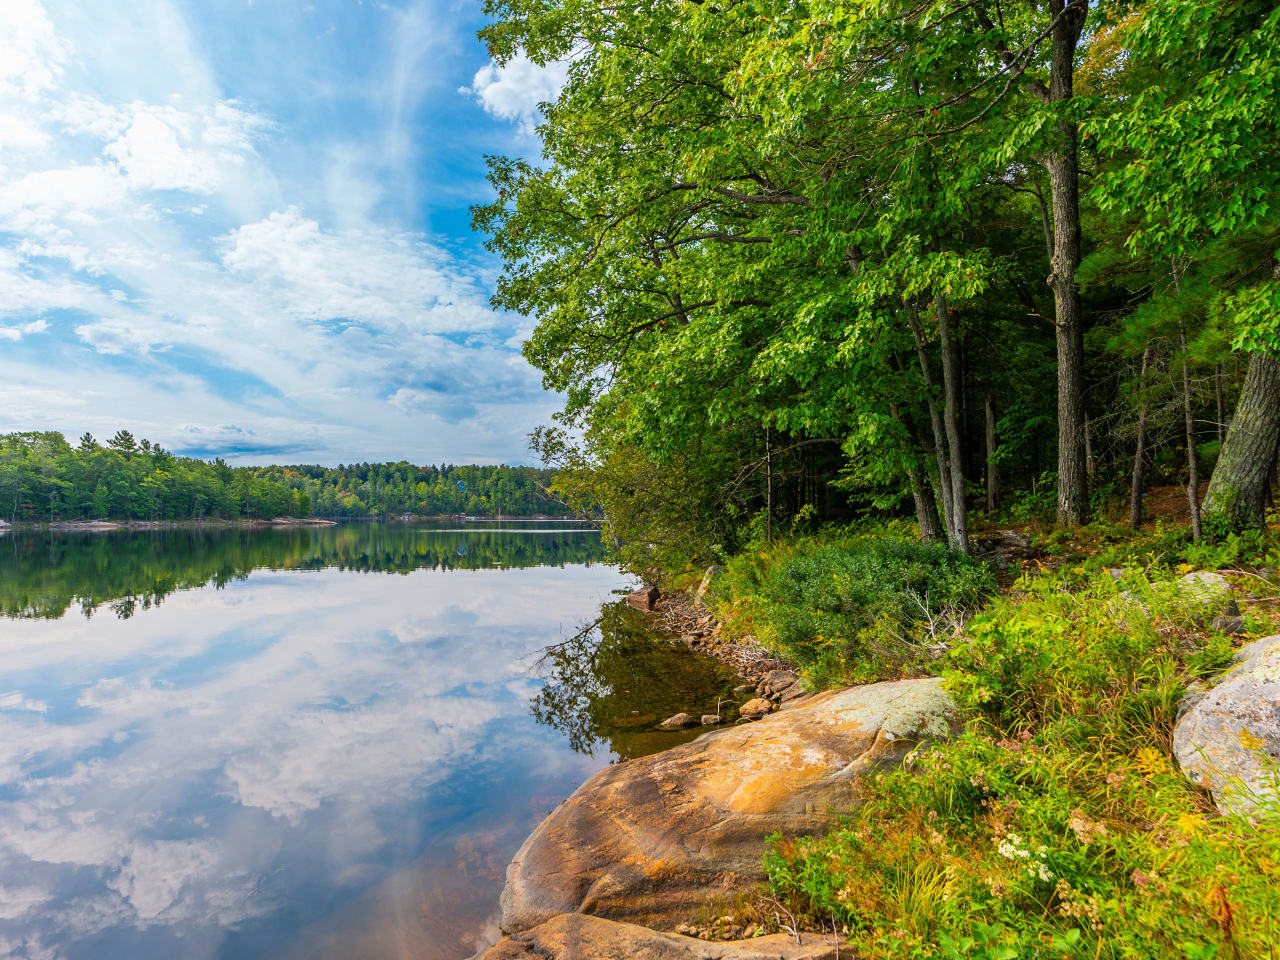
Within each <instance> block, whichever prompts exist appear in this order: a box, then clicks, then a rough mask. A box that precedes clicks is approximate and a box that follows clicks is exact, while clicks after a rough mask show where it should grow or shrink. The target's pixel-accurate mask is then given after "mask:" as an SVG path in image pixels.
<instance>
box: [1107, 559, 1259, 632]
mask: <svg viewBox="0 0 1280 960" xmlns="http://www.w3.org/2000/svg"><path fill="white" fill-rule="evenodd" d="M1150 600H1151V601H1154V605H1155V611H1154V612H1155V613H1156V614H1162V613H1173V614H1175V615H1177V616H1179V617H1183V618H1185V619H1187V620H1189V621H1191V622H1193V623H1196V624H1198V625H1200V626H1215V627H1216V626H1219V624H1220V623H1225V622H1226V620H1228V619H1229V618H1231V617H1234V616H1236V615H1237V614H1238V613H1239V612H1240V609H1239V607H1237V606H1236V601H1235V588H1233V587H1232V586H1231V581H1230V580H1228V579H1227V578H1226V577H1224V576H1223V575H1222V574H1220V573H1217V572H1215V571H1213V570H1197V571H1195V572H1194V573H1188V574H1184V575H1183V576H1181V577H1177V578H1175V579H1173V580H1161V581H1158V582H1156V583H1153V584H1151V592H1150ZM1112 611H1113V613H1115V614H1116V615H1118V616H1126V615H1127V616H1138V617H1141V618H1142V619H1144V620H1145V619H1148V618H1150V617H1151V616H1152V613H1153V611H1152V604H1151V603H1150V602H1148V597H1147V596H1146V595H1144V594H1143V593H1139V592H1137V591H1134V590H1126V591H1125V592H1124V593H1122V594H1120V596H1118V597H1117V598H1116V599H1115V600H1114V601H1112Z"/></svg>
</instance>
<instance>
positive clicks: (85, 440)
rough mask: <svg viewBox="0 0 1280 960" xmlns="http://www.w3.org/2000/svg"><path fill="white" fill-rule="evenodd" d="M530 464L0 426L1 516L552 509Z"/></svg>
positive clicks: (520, 512)
mask: <svg viewBox="0 0 1280 960" xmlns="http://www.w3.org/2000/svg"><path fill="white" fill-rule="evenodd" d="M550 479H551V477H550V471H548V470H539V469H536V468H533V467H508V466H450V465H445V464H441V465H440V466H438V467H435V466H427V467H415V466H413V465H412V464H409V463H405V462H403V461H402V462H399V463H378V464H370V463H364V464H358V465H355V464H353V465H351V466H344V465H339V466H338V467H336V468H334V467H321V466H272V467H232V466H230V465H228V464H227V463H225V462H224V461H222V460H221V459H217V460H212V461H205V460H198V459H194V458H191V457H182V456H177V455H175V454H173V453H171V452H170V451H168V450H165V449H164V448H163V447H161V446H160V445H159V444H155V443H152V442H151V441H150V440H145V439H144V440H141V441H139V440H137V439H135V438H134V436H133V434H131V433H130V432H129V431H127V430H119V431H117V432H116V433H115V435H114V436H112V437H111V438H110V439H109V440H107V441H105V442H104V443H99V442H98V441H97V440H96V439H95V438H94V437H93V436H91V435H90V434H87V433H86V434H84V436H82V437H81V438H80V440H79V443H78V444H77V445H76V446H72V445H71V444H70V443H69V442H68V441H67V439H66V438H65V437H64V436H63V435H62V434H60V433H57V432H53V431H45V432H24V433H10V434H5V435H0V519H5V520H7V521H8V522H10V523H14V522H26V523H32V522H59V521H63V522H65V521H74V520H139V521H203V520H236V519H252V520H257V519H272V518H275V517H286V516H296V517H308V516H319V517H386V516H391V515H403V514H419V515H441V514H460V513H466V514H473V515H484V516H491V515H495V514H499V513H500V514H502V515H505V516H521V517H527V516H534V515H538V514H547V513H550V514H553V515H557V516H559V515H563V514H565V513H566V508H565V506H564V505H563V503H561V502H559V501H557V500H555V499H553V498H552V497H550V496H548V494H547V492H546V490H547V486H548V485H549V484H550Z"/></svg>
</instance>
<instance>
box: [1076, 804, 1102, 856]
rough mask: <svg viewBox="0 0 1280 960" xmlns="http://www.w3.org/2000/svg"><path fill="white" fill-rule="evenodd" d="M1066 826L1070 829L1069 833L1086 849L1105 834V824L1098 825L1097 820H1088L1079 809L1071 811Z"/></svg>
mask: <svg viewBox="0 0 1280 960" xmlns="http://www.w3.org/2000/svg"><path fill="white" fill-rule="evenodd" d="M1067 826H1069V827H1070V828H1071V832H1072V833H1074V834H1075V835H1076V839H1077V840H1079V841H1080V842H1081V843H1083V844H1084V845H1085V846H1086V847H1087V846H1088V845H1089V844H1091V843H1092V842H1093V841H1094V840H1096V839H1097V838H1098V837H1100V836H1102V835H1103V834H1104V833H1106V832H1107V828H1106V825H1105V824H1102V823H1099V822H1098V821H1097V820H1092V819H1090V818H1089V817H1088V816H1087V815H1086V814H1085V813H1084V811H1083V810H1080V809H1079V808H1077V809H1075V810H1072V811H1071V816H1070V817H1069V818H1068V819H1067Z"/></svg>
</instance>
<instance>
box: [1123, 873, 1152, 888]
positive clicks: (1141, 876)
mask: <svg viewBox="0 0 1280 960" xmlns="http://www.w3.org/2000/svg"><path fill="white" fill-rule="evenodd" d="M1129 879H1130V880H1132V881H1133V885H1134V886H1135V887H1137V888H1138V889H1139V890H1143V891H1145V890H1146V889H1147V887H1149V886H1151V884H1152V882H1153V881H1152V879H1151V878H1150V877H1149V876H1147V875H1146V874H1145V873H1143V872H1142V871H1141V870H1134V871H1133V873H1131V874H1129Z"/></svg>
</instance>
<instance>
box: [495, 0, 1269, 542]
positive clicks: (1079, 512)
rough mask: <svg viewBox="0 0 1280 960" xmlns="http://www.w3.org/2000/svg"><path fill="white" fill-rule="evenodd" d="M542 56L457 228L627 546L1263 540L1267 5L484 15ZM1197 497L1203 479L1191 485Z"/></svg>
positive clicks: (545, 441) (563, 480) (549, 449)
mask: <svg viewBox="0 0 1280 960" xmlns="http://www.w3.org/2000/svg"><path fill="white" fill-rule="evenodd" d="M486 7H487V10H488V12H489V14H490V16H491V18H492V21H493V22H492V23H491V25H490V26H489V27H487V28H486V29H485V30H483V31H482V33H481V36H482V38H483V39H484V40H485V41H486V42H487V43H488V45H489V50H490V53H491V55H492V56H493V57H494V58H495V59H496V60H497V61H498V62H500V63H503V62H508V61H510V60H511V59H512V58H514V57H516V56H518V55H521V54H523V55H527V56H528V57H530V58H531V59H532V60H533V61H534V62H535V63H539V64H548V63H551V62H554V61H564V62H566V63H567V64H568V74H569V80H568V83H567V84H566V86H565V87H564V88H563V90H562V91H561V92H560V94H559V95H558V97H557V99H556V100H555V101H554V102H553V103H550V104H547V105H545V113H544V119H543V122H542V124H541V125H540V127H539V132H540V136H541V143H542V154H541V157H540V158H539V159H537V160H536V161H529V160H522V159H510V158H502V157H494V158H490V160H489V168H490V173H489V176H490V180H491V182H492V185H493V187H494V192H495V197H494V199H493V200H492V202H490V203H487V204H484V205H481V206H479V207H477V208H475V210H474V211H473V219H474V223H475V225H476V227H477V228H479V229H481V230H483V231H486V232H487V233H488V235H489V236H488V245H489V247H490V249H491V250H492V251H494V252H495V253H496V254H498V255H499V256H500V257H501V258H502V261H503V263H504V271H503V274H502V276H501V279H500V282H499V284H498V287H497V293H496V295H495V296H494V298H493V302H494V305H495V306H497V307H500V308H504V309H510V310H514V311H517V312H520V313H523V314H527V315H530V316H532V317H535V318H536V319H537V321H538V322H537V327H536V329H535V331H534V333H533V335H532V337H531V339H530V340H529V341H528V343H527V344H526V346H525V355H526V357H527V358H528V359H529V360H530V361H531V362H532V363H533V364H534V365H535V366H537V367H538V368H539V369H541V370H542V371H543V373H544V378H545V382H546V385H547V386H548V387H549V388H551V389H555V390H558V391H562V392H563V393H564V395H565V397H566V403H565V406H564V409H563V410H562V411H561V413H560V414H559V415H558V417H557V422H556V423H555V424H554V425H551V426H548V427H546V428H544V429H542V430H540V431H539V432H538V433H537V434H536V435H535V438H534V443H535V447H536V448H537V449H538V450H539V451H540V452H541V453H542V455H543V456H544V458H545V459H546V461H547V462H549V463H552V464H554V465H556V466H557V467H559V468H560V473H559V475H558V480H557V484H558V488H559V489H560V490H561V491H562V492H563V493H564V494H565V495H566V496H568V497H570V498H573V497H575V496H576V497H581V498H583V499H584V500H586V499H595V500H596V501H598V502H600V503H601V504H603V506H604V510H605V513H606V516H607V517H608V519H609V521H610V526H611V530H612V533H613V535H614V536H615V538H616V540H617V542H618V543H619V544H620V545H622V546H623V548H624V549H625V548H626V545H627V544H639V545H643V552H644V553H645V555H646V556H649V557H652V556H653V554H654V551H655V550H656V551H658V552H659V553H660V552H661V551H663V550H665V549H669V550H670V551H671V553H672V555H673V557H678V556H679V555H680V554H684V555H688V554H697V553H702V554H706V553H709V552H714V551H715V549H717V548H718V549H732V547H733V546H734V545H735V544H740V543H742V542H745V541H747V540H749V539H750V538H751V537H752V536H755V535H757V534H763V535H765V536H769V535H771V534H772V532H773V529H774V526H775V524H777V523H779V522H783V521H785V522H788V523H790V522H793V520H794V518H795V517H796V516H797V515H800V516H805V515H807V514H810V513H817V514H820V515H821V514H827V515H839V514H840V513H842V512H843V513H845V514H848V513H852V512H857V511H862V510H885V509H888V510H899V509H910V510H913V511H914V513H915V516H916V518H917V520H918V522H919V526H920V530H921V533H922V535H923V536H924V538H925V539H927V540H934V541H946V542H949V543H950V544H951V545H952V546H953V547H955V548H956V549H958V550H961V551H968V550H969V549H970V543H969V518H970V514H971V513H972V512H973V511H974V510H984V511H987V512H996V511H999V510H1000V509H1002V508H1007V507H1008V505H1009V504H1011V503H1014V502H1019V503H1024V504H1025V503H1031V504H1040V505H1042V506H1044V507H1047V509H1048V510H1049V512H1051V513H1053V514H1054V515H1056V518H1057V520H1058V521H1059V522H1062V523H1066V524H1079V523H1082V522H1085V521H1086V520H1088V519H1089V518H1090V516H1091V514H1093V513H1094V512H1095V511H1096V510H1097V509H1098V507H1099V505H1100V504H1102V503H1104V502H1118V501H1123V500H1126V499H1127V500H1128V501H1129V503H1130V520H1131V522H1132V523H1134V524H1135V525H1136V524H1138V523H1140V522H1141V521H1142V518H1143V508H1142V493H1143V490H1144V489H1145V488H1146V487H1147V486H1149V485H1150V484H1152V483H1155V482H1161V483H1175V484H1177V485H1179V486H1180V487H1182V489H1183V490H1184V491H1185V492H1186V495H1187V499H1188V509H1189V511H1190V514H1191V517H1192V521H1193V529H1194V532H1195V535H1196V536H1197V537H1199V536H1201V535H1202V533H1207V534H1209V535H1218V534H1221V533H1224V532H1226V531H1230V530H1238V529H1241V528H1244V527H1254V526H1260V525H1262V524H1263V523H1264V518H1265V510H1266V507H1267V504H1268V503H1269V499H1270V486H1271V481H1272V478H1273V477H1274V475H1275V472H1276V455H1277V447H1278V445H1280V339H1278V337H1277V332H1278V330H1280V264H1278V263H1277V259H1276V257H1277V247H1278V246H1280V213H1278V210H1280V208H1278V207H1277V199H1278V198H1277V188H1278V186H1280V111H1278V110H1277V109H1276V108H1275V104H1276V102H1277V96H1278V95H1280V58H1277V57H1276V56H1275V51H1276V50H1277V49H1280V5H1277V4H1276V3H1274V2H1262V0H1227V2H1215V3H1208V2H1205V0H1134V2H1124V0H1117V2H1107V0H1104V2H1092V3H1090V2H1087V0H1042V2H1008V0H910V2H902V0H860V2H855V3H850V2H847V0H805V2H800V3H795V2H792V0H786V2H779V0H729V2H715V0H686V2H678V3H674V4H671V3H651V2H641V3H639V4H632V5H628V6H626V7H623V8H619V7H617V6H616V5H612V4H604V3H599V2H597V0H558V2H555V3H548V2H546V0H488V2H487V4H486ZM1206 479H1207V481H1208V483H1207V488H1205V484H1204V481H1205V480H1206Z"/></svg>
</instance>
